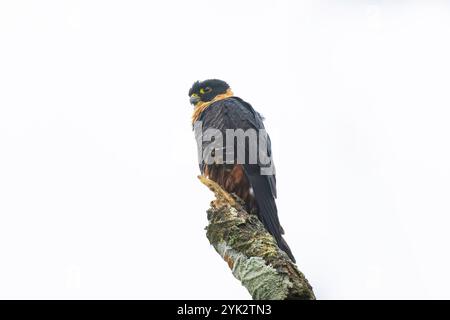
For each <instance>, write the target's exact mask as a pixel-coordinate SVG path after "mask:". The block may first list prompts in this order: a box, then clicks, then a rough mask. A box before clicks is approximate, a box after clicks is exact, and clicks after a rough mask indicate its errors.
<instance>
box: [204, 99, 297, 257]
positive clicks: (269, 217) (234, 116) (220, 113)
mask: <svg viewBox="0 0 450 320" xmlns="http://www.w3.org/2000/svg"><path fill="white" fill-rule="evenodd" d="M199 120H201V121H202V126H203V130H202V131H205V130H207V129H208V128H214V129H218V130H220V131H221V132H222V134H223V136H224V146H225V145H226V142H225V130H226V129H243V130H244V131H245V130H247V129H255V130H258V129H264V124H263V119H262V117H261V115H260V114H259V113H258V112H256V111H255V110H254V109H253V107H252V106H251V105H250V104H249V103H247V102H245V101H244V100H242V99H240V98H237V97H233V98H228V99H224V100H220V101H217V102H214V103H213V104H212V105H211V106H209V107H208V108H207V109H206V110H205V111H204V112H203V113H202V115H201V117H200V119H199ZM207 143H208V142H204V144H203V145H202V149H203V147H204V146H205V144H207ZM266 145H267V149H268V150H267V154H268V155H269V156H271V153H272V150H271V144H270V138H269V136H267V141H266ZM235 156H236V155H235ZM235 160H236V159H235ZM201 167H202V166H201ZM261 167H262V165H261V164H244V170H245V174H246V176H247V179H248V180H249V183H250V185H251V186H252V188H253V193H254V197H255V200H256V203H257V206H258V218H259V219H260V220H261V222H262V223H263V224H264V226H265V228H266V229H267V231H269V233H270V234H271V235H272V236H273V237H274V238H275V239H276V241H277V243H278V245H279V247H280V248H281V249H282V250H283V251H285V252H286V253H287V254H288V255H289V257H290V258H291V259H292V260H293V261H294V262H295V259H294V257H293V255H292V252H291V250H290V249H289V246H288V245H287V243H286V242H285V241H284V239H283V237H282V234H284V231H283V228H282V227H281V225H280V221H279V219H278V211H277V206H276V204H275V198H276V196H277V192H276V178H275V174H273V175H261V174H260V172H261ZM202 172H203V169H202Z"/></svg>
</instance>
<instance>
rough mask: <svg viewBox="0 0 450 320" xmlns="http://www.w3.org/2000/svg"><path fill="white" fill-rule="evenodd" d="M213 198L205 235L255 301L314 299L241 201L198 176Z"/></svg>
mask: <svg viewBox="0 0 450 320" xmlns="http://www.w3.org/2000/svg"><path fill="white" fill-rule="evenodd" d="M199 179H200V181H201V182H202V183H203V184H205V185H206V186H207V187H208V188H209V189H210V190H211V191H212V192H214V194H215V197H216V199H215V200H214V201H212V202H211V207H210V208H209V209H208V211H207V213H208V222H209V224H208V226H207V227H206V230H207V232H206V236H207V238H208V240H209V242H210V243H211V245H212V246H213V247H214V248H215V249H216V251H217V252H218V253H219V254H220V256H221V257H222V258H223V259H224V260H225V261H226V262H227V263H228V266H229V267H230V269H231V271H232V272H233V275H234V277H235V278H236V279H238V280H239V281H241V283H242V285H243V286H244V287H245V288H247V290H248V292H249V293H250V295H251V296H252V298H253V299H255V300H292V299H304V300H314V299H315V296H314V292H313V290H312V287H311V286H310V285H309V283H308V280H307V279H306V278H305V276H304V275H303V273H301V272H300V271H299V270H298V268H297V266H296V265H295V264H294V263H293V262H292V261H291V260H290V259H289V257H288V256H287V255H286V253H284V251H282V250H280V249H279V248H278V246H277V243H276V241H275V239H274V238H273V237H272V235H270V234H269V233H268V232H267V231H266V229H265V228H264V226H263V224H262V223H261V222H260V221H259V219H258V218H257V217H256V216H255V215H253V214H249V213H247V212H246V210H245V209H244V206H243V202H242V200H240V199H239V198H238V197H236V196H235V195H234V194H233V195H231V194H229V193H227V192H226V191H225V190H223V189H222V188H221V187H220V186H219V185H218V184H217V183H215V182H214V181H212V180H209V179H208V178H206V177H203V176H199Z"/></svg>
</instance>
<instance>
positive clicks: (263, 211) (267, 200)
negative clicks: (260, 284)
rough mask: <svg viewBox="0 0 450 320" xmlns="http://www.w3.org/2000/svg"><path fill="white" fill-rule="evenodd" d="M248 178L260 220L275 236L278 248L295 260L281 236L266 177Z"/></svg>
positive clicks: (253, 176)
mask: <svg viewBox="0 0 450 320" xmlns="http://www.w3.org/2000/svg"><path fill="white" fill-rule="evenodd" d="M248 179H249V181H250V184H251V186H252V188H253V193H254V197H255V200H256V204H257V209H258V210H257V211H258V218H259V219H260V220H261V222H262V223H263V225H264V227H265V228H266V230H267V231H269V233H270V234H271V235H272V236H273V237H274V238H275V240H276V241H277V244H278V246H279V247H280V249H281V250H283V251H284V252H286V254H287V255H288V256H289V258H291V260H292V261H293V262H295V258H294V255H293V254H292V251H291V249H290V248H289V246H288V244H287V243H286V241H285V240H284V239H283V237H282V235H283V234H284V230H283V228H282V227H281V225H280V221H279V219H278V210H277V206H276V204H275V198H274V196H273V194H272V191H271V189H270V185H269V181H268V180H267V177H266V176H261V175H248Z"/></svg>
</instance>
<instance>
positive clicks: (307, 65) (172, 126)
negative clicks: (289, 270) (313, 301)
mask: <svg viewBox="0 0 450 320" xmlns="http://www.w3.org/2000/svg"><path fill="white" fill-rule="evenodd" d="M449 39H450V4H449V3H448V2H447V1H400V0H397V1H388V0H385V1H383V0H379V1H375V0H372V1H368V0H367V1H356V0H354V1H350V0H348V1H344V0H343V1H325V0H314V1H313V0H310V1H280V0H277V1H275V0H274V1H268V0H264V1H262V0H254V1H242V0H231V1H230V0H228V1H206V0H205V1H192V0H191V1H182V0H179V1H174V0H172V1H98V0H97V1H56V0H55V1H12V0H11V1H7V0H1V1H0V298H44V299H45V298H153V299H161V298H180V299H182V298H189V299H196V298H199V299H202V298H209V299H219V298H226V299H228V298H230V299H239V298H243V299H247V298H249V295H248V293H247V291H246V290H245V288H244V287H242V286H241V285H240V284H239V282H238V281H237V280H235V279H234V278H233V276H232V274H231V272H230V271H229V270H228V267H227V265H226V263H224V262H223V261H222V260H221V259H220V257H219V256H218V255H217V254H216V253H215V252H214V250H213V248H212V247H210V246H209V243H208V241H207V239H206V237H205V232H204V230H203V228H204V227H205V225H206V223H207V221H206V213H205V210H206V209H207V207H208V204H209V201H210V200H211V199H212V194H210V192H209V191H208V190H207V189H206V188H205V187H204V186H203V185H201V184H200V183H199V182H198V181H197V179H196V175H197V174H198V167H197V163H196V160H197V159H196V146H195V140H194V137H193V133H192V131H191V125H190V116H191V111H192V108H191V106H190V105H189V102H188V96H187V92H188V89H189V87H190V86H191V84H192V83H193V82H194V81H195V80H197V79H199V80H202V79H205V78H212V77H217V78H221V79H224V80H226V81H227V82H228V83H230V85H231V86H232V89H233V90H234V92H235V94H236V95H238V96H240V97H242V98H244V99H246V100H247V101H249V102H250V103H252V104H253V106H254V107H255V108H256V109H257V110H259V111H260V112H261V113H262V114H263V115H265V117H266V118H267V121H266V127H267V129H268V131H269V133H270V134H271V136H272V142H273V151H274V157H275V163H276V165H277V174H278V175H277V178H278V179H277V180H278V189H279V199H278V207H279V213H280V218H281V222H282V225H283V226H284V228H285V230H286V239H287V241H288V243H289V244H290V246H291V248H292V250H293V252H294V254H295V256H296V258H297V261H298V265H299V266H300V269H301V270H302V271H303V272H304V273H305V274H306V276H307V277H308V279H309V280H310V282H311V284H312V285H313V287H314V289H315V293H316V295H317V297H318V298H321V299H335V298H343V299H348V298H361V299H366V298H388V299H391V298H450V295H449V293H448V287H449V286H450V273H449V272H448V270H449V269H450V258H449V244H450V234H449V223H450V217H449V215H450V201H449V194H450V165H449V164H450V148H449V138H450V126H449V121H450V111H449V107H450V96H449V84H450V60H449V57H450V42H449Z"/></svg>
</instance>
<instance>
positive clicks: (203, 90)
mask: <svg viewBox="0 0 450 320" xmlns="http://www.w3.org/2000/svg"><path fill="white" fill-rule="evenodd" d="M211 91H212V89H211V88H210V87H206V88H201V89H200V93H201V94H204V93H208V92H211Z"/></svg>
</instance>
